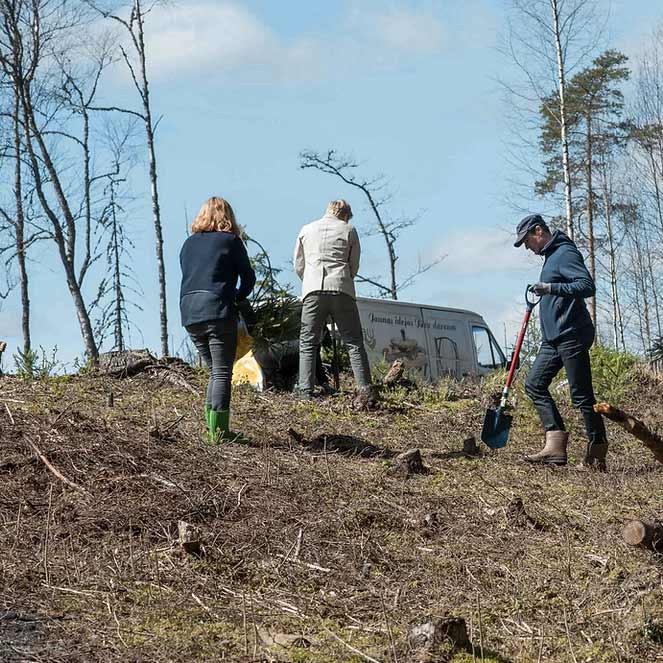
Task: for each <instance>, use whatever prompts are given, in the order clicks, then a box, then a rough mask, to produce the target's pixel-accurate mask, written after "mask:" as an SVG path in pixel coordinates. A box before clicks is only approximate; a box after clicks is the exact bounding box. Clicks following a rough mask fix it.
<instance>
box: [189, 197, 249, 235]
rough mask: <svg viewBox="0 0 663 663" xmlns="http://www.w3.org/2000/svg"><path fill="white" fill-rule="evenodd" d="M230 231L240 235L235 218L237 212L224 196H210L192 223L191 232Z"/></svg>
mask: <svg viewBox="0 0 663 663" xmlns="http://www.w3.org/2000/svg"><path fill="white" fill-rule="evenodd" d="M214 231H216V232H228V233H233V235H237V236H238V237H239V235H240V229H239V226H238V225H237V221H236V220H235V213H234V212H233V208H232V207H231V206H230V203H229V202H228V201H227V200H224V199H223V198H216V197H212V198H210V199H209V200H208V201H207V202H206V203H205V204H204V205H203V206H202V207H201V208H200V212H198V216H196V218H195V219H194V220H193V223H192V224H191V232H193V233H207V232H214Z"/></svg>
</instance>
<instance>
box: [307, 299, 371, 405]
mask: <svg viewBox="0 0 663 663" xmlns="http://www.w3.org/2000/svg"><path fill="white" fill-rule="evenodd" d="M329 316H331V317H332V318H333V319H334V322H335V323H336V326H337V327H338V331H339V332H340V334H341V339H342V340H343V342H344V343H345V345H346V346H347V348H348V354H349V355H350V366H351V367H352V372H353V373H354V377H355V382H356V384H357V386H358V387H366V386H368V385H369V384H370V383H371V368H370V365H369V363H368V356H367V355H366V348H365V347H364V337H363V333H362V331H361V321H360V319H359V311H358V310H357V302H355V300H354V299H353V298H352V297H350V295H347V294H345V293H344V292H323V291H320V292H310V293H309V294H308V295H306V297H305V298H304V302H303V304H302V326H301V329H300V332H299V389H300V391H303V392H305V393H310V392H311V391H313V386H314V384H315V364H316V357H317V354H318V349H319V348H320V341H321V339H322V332H323V329H324V326H325V323H326V322H327V318H329Z"/></svg>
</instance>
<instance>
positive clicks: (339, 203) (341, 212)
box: [327, 200, 352, 221]
mask: <svg viewBox="0 0 663 663" xmlns="http://www.w3.org/2000/svg"><path fill="white" fill-rule="evenodd" d="M327 214H331V215H332V216H335V217H336V218H337V219H341V221H349V220H350V219H351V218H352V207H350V203H348V202H347V201H345V200H332V201H331V203H329V205H327Z"/></svg>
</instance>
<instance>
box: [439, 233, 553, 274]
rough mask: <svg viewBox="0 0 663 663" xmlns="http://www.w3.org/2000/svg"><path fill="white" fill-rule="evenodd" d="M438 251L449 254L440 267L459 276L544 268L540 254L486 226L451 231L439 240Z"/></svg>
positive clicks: (508, 235)
mask: <svg viewBox="0 0 663 663" xmlns="http://www.w3.org/2000/svg"><path fill="white" fill-rule="evenodd" d="M436 254H437V255H444V256H446V257H445V259H444V260H443V261H442V263H440V266H439V270H440V271H441V272H443V273H445V274H452V275H457V276H480V275H483V274H485V275H490V274H500V275H503V274H506V273H511V274H513V273H526V272H532V273H533V274H534V273H536V271H537V269H539V270H540V268H541V259H540V258H538V257H536V256H534V255H533V254H531V253H530V252H526V251H525V249H523V248H520V249H516V248H514V246H513V236H512V235H511V234H507V233H505V232H499V231H498V232H493V231H491V230H487V229H485V228H483V229H480V230H479V231H477V232H472V233H468V232H459V233H454V234H452V235H448V236H447V237H446V238H444V239H442V240H441V241H440V242H439V244H438V247H437V250H436Z"/></svg>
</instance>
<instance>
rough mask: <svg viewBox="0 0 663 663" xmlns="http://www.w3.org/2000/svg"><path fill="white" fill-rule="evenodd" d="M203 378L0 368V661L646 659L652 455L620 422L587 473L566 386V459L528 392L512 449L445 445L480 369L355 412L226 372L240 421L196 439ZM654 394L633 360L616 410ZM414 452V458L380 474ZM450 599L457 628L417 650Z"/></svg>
mask: <svg viewBox="0 0 663 663" xmlns="http://www.w3.org/2000/svg"><path fill="white" fill-rule="evenodd" d="M204 382H205V377H204V375H203V374H201V373H198V372H193V371H189V372H187V371H184V370H180V371H179V372H177V373H175V372H174V371H161V372H152V373H143V374H140V375H138V376H136V377H134V378H130V379H113V378H110V377H99V376H93V375H88V376H64V377H57V378H51V379H49V380H45V381H37V382H32V383H30V382H25V381H21V380H19V379H17V378H13V377H4V378H0V660H2V661H53V662H60V661H62V662H64V661H86V662H87V661H107V662H113V661H123V662H124V661H178V662H179V661H181V662H184V661H186V662H191V661H217V660H228V661H243V662H248V661H293V662H294V661H298V662H305V661H315V662H318V661H320V662H324V661H384V662H387V661H393V662H397V661H400V662H401V663H402V662H405V661H424V660H428V661H435V660H439V661H452V660H453V661H456V662H457V663H460V662H461V661H464V662H466V663H468V662H470V661H502V662H504V661H518V662H520V661H523V662H525V661H547V662H557V661H559V662H562V661H563V662H568V661H574V662H578V663H579V662H581V661H585V662H590V661H592V662H594V661H597V662H598V661H616V662H627V661H633V662H636V661H637V662H648V661H657V660H658V661H663V561H662V560H661V559H660V558H657V557H656V556H655V555H654V554H653V553H650V552H647V551H645V550H641V549H633V548H630V547H628V546H627V545H626V544H625V543H624V542H623V540H622V537H621V528H622V526H623V525H624V523H625V522H626V521H628V520H630V519H632V518H641V519H644V520H657V519H658V520H663V466H662V465H661V464H658V463H656V461H655V460H654V458H653V456H652V455H651V454H650V453H649V452H648V451H647V450H646V449H645V448H644V447H643V446H642V444H641V443H640V442H638V441H637V440H635V439H633V438H630V437H629V436H628V435H627V434H626V433H624V432H623V431H622V430H621V429H619V428H616V427H614V426H613V425H611V424H609V425H608V426H609V434H610V438H611V442H612V445H611V451H610V455H609V461H610V465H609V471H608V472H607V473H605V474H600V473H595V472H591V471H587V470H585V469H582V468H580V467H579V461H580V460H581V457H582V452H583V450H584V448H583V447H584V445H583V442H582V433H581V429H580V419H579V417H578V415H577V414H576V413H572V412H571V411H570V410H569V408H568V405H566V404H565V405H564V414H565V416H567V419H568V421H569V423H570V425H571V432H572V438H573V444H572V448H571V459H570V464H569V465H568V466H567V467H565V468H547V469H546V468H536V467H531V466H528V465H527V464H525V463H523V462H522V454H523V453H524V452H525V451H531V450H534V449H536V448H538V446H539V444H540V434H539V431H538V427H537V424H536V420H535V418H534V416H533V413H532V411H531V408H530V407H529V406H528V405H527V404H526V403H525V402H524V401H523V399H522V398H521V399H518V398H516V400H517V404H516V416H515V420H514V426H513V429H512V433H511V439H510V442H509V444H508V446H507V447H506V448H505V449H503V450H500V451H498V452H488V450H487V448H486V447H483V449H482V453H481V454H480V455H479V456H476V457H472V456H467V455H464V454H463V453H461V449H462V447H463V440H464V439H465V438H467V437H468V436H471V435H476V436H478V433H479V431H480V428H481V422H482V419H483V414H484V408H485V402H486V394H485V393H482V392H481V387H480V386H478V385H471V384H470V385H458V386H456V387H451V388H450V386H449V384H446V385H443V387H441V388H440V389H438V390H432V389H415V390H413V391H410V392H406V391H403V390H401V391H397V392H396V393H394V394H391V395H388V396H387V397H386V400H385V401H384V403H383V404H382V406H381V407H380V408H379V409H378V410H376V411H372V412H365V411H356V410H354V409H353V408H352V399H351V397H350V396H349V395H340V396H335V397H327V398H324V399H320V400H316V401H313V402H299V401H297V400H295V399H294V398H293V396H292V395H290V394H283V393H269V392H267V393H263V394H257V393H255V392H253V391H252V390H251V389H249V388H239V389H236V390H235V392H234V395H233V418H232V426H233V428H235V429H236V430H238V431H241V432H242V433H243V434H244V436H245V438H244V439H242V440H238V441H237V442H234V443H230V442H223V443H222V444H220V445H218V446H209V445H207V444H206V443H205V441H204V434H203V433H204V430H203V429H204V423H203V416H202V394H203V386H204ZM111 393H112V399H111V397H110V394H111ZM662 396H663V385H662V384H661V383H660V382H659V381H657V380H656V379H655V378H654V377H648V376H647V375H645V374H638V375H637V376H636V377H635V378H634V381H633V385H632V389H631V393H630V396H629V397H628V398H627V399H626V401H625V402H623V403H620V405H622V406H623V407H624V408H625V409H631V410H633V412H634V414H636V415H638V416H640V417H641V418H643V419H645V420H646V421H648V422H649V423H651V424H653V425H654V426H655V427H659V426H660V425H661V423H662V422H663V415H662V414H661V411H660V410H661V407H660V405H661V400H662ZM290 429H292V431H294V435H293V433H292V432H289V430H290ZM339 436H343V437H339ZM412 448H418V449H420V451H421V454H422V457H423V461H424V464H425V466H426V468H427V472H425V473H422V474H415V475H411V476H408V475H406V474H403V473H398V472H395V471H394V467H395V463H396V459H395V454H397V453H400V452H402V451H405V450H408V449H412ZM39 454H41V456H40V455H39ZM47 463H48V464H49V465H50V468H49V467H48V465H47ZM515 498H521V499H522V504H523V506H524V509H525V512H526V514H523V513H518V512H517V511H515V512H514V506H513V505H514V499H515ZM180 521H184V522H186V523H188V524H189V525H190V526H191V528H192V532H193V534H192V537H193V540H194V543H193V544H192V549H193V553H195V554H192V553H188V552H186V551H185V550H184V549H183V548H182V546H181V545H180V543H179V542H178V523H179V522H180ZM197 541H200V550H199V551H198V550H196V542H197ZM445 616H454V617H460V618H463V619H464V620H465V623H466V625H467V630H468V635H469V640H470V644H469V645H468V646H467V647H465V648H456V649H455V650H454V649H453V648H452V647H451V646H450V644H449V643H446V644H442V645H441V646H439V647H437V648H433V649H430V650H428V651H427V652H422V651H419V650H415V649H414V648H413V646H411V643H409V641H408V632H409V630H410V629H411V628H412V627H414V626H416V625H419V624H423V623H425V622H427V621H428V620H430V619H437V618H442V617H445Z"/></svg>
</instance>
